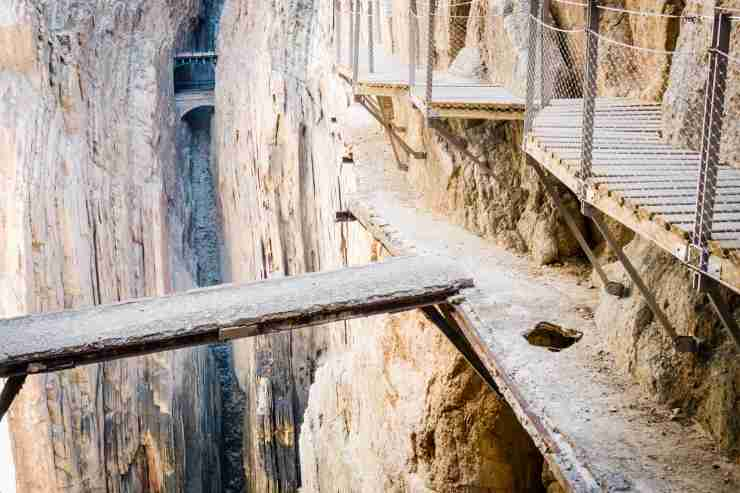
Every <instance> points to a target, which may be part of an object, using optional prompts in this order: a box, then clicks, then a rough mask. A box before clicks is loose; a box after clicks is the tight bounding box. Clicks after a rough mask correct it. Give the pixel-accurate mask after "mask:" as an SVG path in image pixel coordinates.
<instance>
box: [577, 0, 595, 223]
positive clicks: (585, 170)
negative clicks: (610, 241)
mask: <svg viewBox="0 0 740 493" xmlns="http://www.w3.org/2000/svg"><path fill="white" fill-rule="evenodd" d="M586 8H587V11H586V22H587V28H586V32H585V37H586V66H585V74H584V80H583V84H584V87H583V117H582V118H583V122H582V127H583V128H582V136H581V169H580V173H579V174H580V176H579V184H578V198H579V199H580V201H581V210H582V212H583V214H584V215H586V216H590V210H589V207H588V199H589V197H588V191H589V187H590V185H591V177H592V170H591V167H592V164H593V145H594V117H595V115H594V113H595V111H596V79H597V71H598V68H599V67H598V56H599V38H598V34H599V9H598V0H588V6H587V7H586Z"/></svg>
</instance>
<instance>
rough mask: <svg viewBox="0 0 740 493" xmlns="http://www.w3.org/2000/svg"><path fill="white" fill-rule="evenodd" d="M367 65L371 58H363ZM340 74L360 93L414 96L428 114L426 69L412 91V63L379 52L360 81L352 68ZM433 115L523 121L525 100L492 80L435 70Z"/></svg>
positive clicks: (340, 68)
mask: <svg viewBox="0 0 740 493" xmlns="http://www.w3.org/2000/svg"><path fill="white" fill-rule="evenodd" d="M360 66H361V67H363V68H364V67H367V66H368V64H367V60H366V59H364V58H363V59H362V60H361V61H360ZM337 71H338V73H339V74H340V75H341V76H342V77H344V78H345V79H347V80H348V81H349V82H350V83H353V86H354V90H355V94H356V95H358V96H391V97H392V96H403V95H407V94H408V95H410V96H411V98H410V99H411V101H412V103H413V105H414V106H416V108H417V109H419V110H420V111H422V112H423V113H425V114H426V113H427V108H426V104H425V97H424V95H425V92H426V82H425V81H426V76H427V74H426V72H425V71H424V70H417V71H416V83H415V85H414V87H413V88H411V90H409V66H408V64H405V63H401V62H400V61H398V59H396V58H395V57H393V56H388V55H384V54H379V55H378V56H377V59H376V60H375V69H374V70H373V72H372V73H370V72H369V71H368V70H366V69H365V70H360V71H359V74H358V76H357V80H356V81H354V80H353V79H354V74H353V72H352V70H351V68H350V67H347V66H341V65H340V66H338V67H337ZM430 106H431V107H430V108H429V110H430V111H429V115H430V116H432V117H434V118H464V119H482V120H523V119H524V106H525V101H524V99H522V98H519V97H517V96H514V95H513V94H512V93H511V92H509V91H508V90H507V89H506V88H504V87H502V86H500V85H497V84H491V83H489V82H485V81H481V80H476V79H473V78H469V77H461V76H458V75H453V74H450V73H448V72H443V71H439V72H435V74H434V85H433V89H432V101H431V105H430Z"/></svg>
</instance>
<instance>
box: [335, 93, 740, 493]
mask: <svg viewBox="0 0 740 493" xmlns="http://www.w3.org/2000/svg"><path fill="white" fill-rule="evenodd" d="M349 111H350V113H349V114H348V115H347V116H346V117H345V118H346V121H348V122H351V125H349V126H348V132H349V134H348V135H347V136H346V138H347V142H349V143H350V144H351V145H352V148H353V152H354V158H355V160H354V166H352V167H351V168H346V170H345V172H347V173H350V175H351V176H352V177H356V180H357V189H356V191H355V192H353V193H351V194H350V195H348V196H347V197H345V200H346V202H345V204H346V206H347V208H348V209H349V210H350V211H351V212H352V213H353V214H354V216H355V217H356V218H357V219H358V222H359V223H360V224H361V225H362V226H359V225H358V224H357V223H350V225H349V226H348V227H349V228H350V234H359V230H360V228H361V227H364V228H365V229H366V230H367V231H368V233H369V234H370V235H371V236H373V237H374V238H375V239H376V240H378V241H379V242H381V243H382V244H383V245H384V246H385V247H386V249H387V250H388V251H389V252H391V253H392V254H394V255H409V254H411V253H423V254H429V253H433V254H440V255H445V256H451V257H454V258H456V259H458V261H459V262H460V263H461V264H463V265H464V266H465V267H466V268H467V269H469V270H471V271H473V272H475V277H476V286H475V288H473V289H466V290H464V291H462V292H461V296H462V297H464V299H461V300H459V301H458V303H456V304H453V308H454V313H453V316H454V317H455V319H456V320H458V322H459V325H460V326H461V328H462V329H463V332H464V334H465V337H466V339H467V340H468V341H469V342H470V344H471V345H472V347H473V348H474V350H475V352H476V353H477V354H478V355H479V357H480V359H481V360H482V361H483V363H484V365H485V366H486V367H487V368H489V370H490V373H491V374H492V376H493V378H494V380H495V381H496V383H497V384H498V388H499V390H500V391H501V393H502V394H503V395H504V396H505V398H506V400H507V402H508V403H509V405H510V406H511V408H512V410H513V411H514V413H515V414H516V416H517V418H518V420H519V421H520V422H521V424H522V426H523V427H524V428H525V429H526V430H527V432H528V433H529V435H530V436H531V437H532V440H533V441H534V443H535V445H536V446H537V447H538V448H539V449H540V451H541V452H542V454H543V455H544V456H545V458H546V459H547V461H548V462H549V464H550V468H551V470H552V471H553V472H554V474H555V475H556V477H557V478H558V479H559V480H560V483H561V485H562V486H563V488H564V490H565V491H569V492H570V491H572V492H584V493H585V492H588V493H597V492H598V493H601V492H605V491H641V492H648V491H650V492H681V493H704V492H708V491H712V492H718V493H719V492H728V493H729V492H730V491H732V492H735V491H736V490H737V484H738V481H740V468H735V469H734V470H733V473H732V474H733V479H732V483H729V484H728V483H725V481H726V477H725V476H724V475H723V474H718V473H717V470H716V469H715V464H717V463H718V462H723V461H722V459H720V456H719V454H717V453H715V452H713V445H712V444H711V442H710V441H709V439H708V438H707V437H706V436H705V435H704V434H703V433H701V432H699V431H698V430H697V429H696V427H691V426H688V427H687V426H685V425H684V424H682V423H680V422H678V421H671V420H669V419H667V418H666V419H665V420H663V419H661V418H659V417H658V416H662V415H663V414H662V413H663V411H662V408H661V406H660V405H657V404H655V403H653V402H652V401H651V400H650V401H646V400H643V399H644V394H643V393H642V392H640V391H639V390H638V389H637V388H636V387H635V386H634V384H633V383H632V382H630V380H629V379H628V378H626V377H625V375H623V374H621V373H619V372H617V371H615V370H614V369H613V365H612V364H611V363H610V360H609V358H608V356H606V355H604V352H603V340H604V338H605V337H607V336H608V333H607V332H608V330H607V329H606V328H603V327H602V328H600V327H598V326H596V324H595V323H594V321H593V320H592V319H591V317H586V316H583V314H584V313H587V312H588V310H584V308H585V307H590V308H593V307H594V306H595V305H596V304H597V298H598V293H597V291H596V290H590V289H588V288H587V287H585V286H583V285H581V284H580V283H577V282H576V280H575V279H574V278H572V277H570V276H563V275H562V273H561V271H560V270H559V269H552V270H551V269H544V270H543V269H540V268H533V266H531V265H530V264H529V263H528V261H527V259H526V258H522V257H518V256H516V255H513V254H511V253H509V252H507V251H505V250H503V249H501V248H499V247H498V246H496V245H495V244H494V243H493V242H491V241H488V240H485V239H482V238H480V237H479V236H478V235H476V234H474V233H472V232H469V231H466V230H464V229H463V228H461V227H459V226H456V225H453V224H451V223H450V222H449V221H447V220H446V219H445V218H444V217H443V216H441V215H440V214H437V213H431V212H429V211H425V210H424V208H423V207H420V199H421V195H422V194H423V191H421V190H418V189H415V188H414V186H413V185H412V184H410V183H409V182H408V181H407V177H408V175H407V173H405V172H403V171H400V170H398V169H397V168H396V166H395V164H394V163H393V157H392V153H391V150H390V149H388V146H386V145H385V143H384V137H383V130H382V128H379V127H377V126H375V127H374V126H373V123H372V122H370V121H369V116H367V115H365V114H364V111H363V109H362V108H361V107H359V106H355V107H353V108H351V109H350V110H349ZM363 122H364V123H363ZM352 229H354V232H353V231H352ZM355 232H357V233H355ZM541 321H548V322H552V323H555V324H558V325H561V326H563V327H568V328H572V329H577V330H580V331H582V332H583V333H584V336H583V339H581V341H580V342H578V343H577V344H576V345H574V346H573V347H571V348H569V349H566V350H564V351H562V352H559V353H553V352H550V351H548V350H546V349H545V348H542V347H536V346H533V345H531V344H529V342H528V341H527V340H526V339H525V338H524V337H522V333H523V332H525V331H527V330H530V329H531V328H532V327H534V326H535V324H537V323H538V322H541ZM665 414H667V410H666V412H665ZM697 448H701V450H703V451H704V452H703V453H701V454H699V455H697V452H696V451H697ZM676 464H681V465H682V467H681V468H679V469H677V468H676ZM728 474H729V473H728Z"/></svg>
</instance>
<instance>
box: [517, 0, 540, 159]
mask: <svg viewBox="0 0 740 493" xmlns="http://www.w3.org/2000/svg"><path fill="white" fill-rule="evenodd" d="M539 3H540V2H539V1H538V0H530V2H529V42H528V50H527V96H526V106H525V116H524V142H523V143H522V148H523V149H524V150H525V151H526V149H527V135H528V134H529V132H530V131H531V130H532V123H533V121H534V116H535V114H536V113H537V112H538V111H539V108H538V107H537V108H535V89H534V85H535V83H536V82H537V81H536V75H537V74H536V73H535V72H536V71H537V59H538V58H539V59H540V60H542V52H541V51H540V47H539V46H538V45H537V39H538V36H537V30H538V29H542V27H541V26H540V25H539V24H537V22H536V21H535V17H537V9H538V8H539ZM540 63H542V62H540ZM541 76H542V74H540V77H541Z"/></svg>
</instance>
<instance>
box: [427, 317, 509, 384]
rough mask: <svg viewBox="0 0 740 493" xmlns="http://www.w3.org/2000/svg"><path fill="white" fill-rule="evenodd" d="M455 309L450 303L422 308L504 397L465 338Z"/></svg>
mask: <svg viewBox="0 0 740 493" xmlns="http://www.w3.org/2000/svg"><path fill="white" fill-rule="evenodd" d="M453 310H454V308H453V307H452V306H450V305H449V304H443V305H439V306H427V307H423V308H421V311H422V313H424V315H425V316H426V318H427V319H428V320H429V321H430V322H432V323H433V324H434V325H435V326H437V328H438V329H439V330H440V331H442V333H443V334H444V335H445V336H446V337H447V339H448V340H449V341H450V342H451V343H452V345H453V346H455V349H457V350H458V351H459V352H460V354H462V356H463V357H464V358H465V360H466V361H467V362H468V363H469V364H470V366H471V367H472V368H473V370H475V372H476V373H477V374H478V376H480V377H481V379H483V381H484V382H486V383H487V384H488V386H489V387H490V388H491V390H493V391H494V392H496V393H497V394H498V395H499V396H500V397H503V396H502V395H501V391H500V390H499V388H498V385H497V384H496V382H495V381H494V379H493V377H492V376H491V374H490V373H489V371H488V370H487V369H486V365H484V364H483V361H481V359H480V357H479V356H478V354H477V353H476V352H475V350H474V349H473V347H472V346H471V345H470V343H469V342H468V340H467V339H466V338H465V334H464V333H463V331H462V329H461V328H460V326H459V325H458V324H457V321H455V318H454V317H452V312H453Z"/></svg>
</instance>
